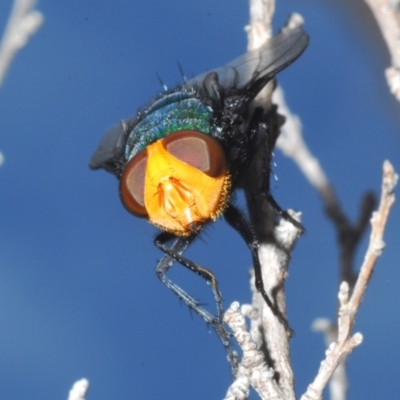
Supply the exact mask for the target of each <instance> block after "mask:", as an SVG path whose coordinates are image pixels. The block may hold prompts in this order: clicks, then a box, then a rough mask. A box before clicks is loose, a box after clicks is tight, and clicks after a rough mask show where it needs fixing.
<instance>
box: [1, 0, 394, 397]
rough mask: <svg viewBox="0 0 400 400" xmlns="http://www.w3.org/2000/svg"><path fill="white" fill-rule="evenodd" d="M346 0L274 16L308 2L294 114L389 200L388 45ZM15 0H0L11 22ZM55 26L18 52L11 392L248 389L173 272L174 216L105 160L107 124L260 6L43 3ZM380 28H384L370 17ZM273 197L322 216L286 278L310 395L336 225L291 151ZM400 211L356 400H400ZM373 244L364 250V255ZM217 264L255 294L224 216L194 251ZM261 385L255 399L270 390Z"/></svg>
mask: <svg viewBox="0 0 400 400" xmlns="http://www.w3.org/2000/svg"><path fill="white" fill-rule="evenodd" d="M333 4H334V2H329V1H326V2H320V1H311V0H310V1H304V2H298V1H289V0H287V1H278V5H277V11H276V16H275V21H274V23H275V27H276V29H278V28H279V27H280V26H281V25H282V24H283V23H284V21H285V20H286V17H287V15H288V14H289V13H290V12H292V11H297V12H299V13H301V14H302V15H303V17H304V19H305V22H306V23H305V29H306V30H307V32H308V33H309V34H310V37H311V42H310V46H309V48H308V49H307V51H306V53H305V54H304V55H303V56H302V57H301V59H299V60H298V61H297V62H296V63H295V64H293V65H292V66H291V67H290V68H289V69H287V70H286V71H284V72H283V73H282V74H281V75H280V79H279V82H280V83H281V85H282V86H283V87H284V89H285V92H286V97H287V101H288V103H289V105H290V107H291V109H292V110H293V111H294V112H295V113H297V114H298V115H300V117H301V120H302V123H303V126H304V136H305V138H306V140H307V142H308V144H309V146H310V148H311V150H312V151H313V152H314V153H315V154H316V155H317V156H318V157H319V160H320V162H321V164H322V165H323V167H324V169H325V171H326V173H327V175H328V176H329V178H330V180H331V182H332V184H333V185H334V187H335V189H336V191H337V194H338V197H339V199H340V201H341V203H342V204H343V205H344V208H345V210H346V212H347V213H348V215H349V216H350V217H351V218H352V219H353V220H354V219H355V218H356V216H357V215H358V206H359V201H360V199H361V196H362V195H363V193H364V192H365V191H366V190H368V189H372V190H374V191H375V192H377V193H379V190H380V183H381V165H382V162H383V160H384V159H390V160H391V161H392V162H393V164H394V165H395V167H397V168H398V170H400V157H399V155H400V152H399V150H400V105H399V104H398V103H397V102H396V101H395V100H394V98H393V97H392V96H391V95H390V94H389V91H388V89H387V86H386V82H385V79H384V69H385V68H386V67H387V66H388V65H389V57H388V55H387V53H386V52H385V49H384V48H383V47H382V48H380V47H379V46H382V43H381V42H380V41H379V38H378V39H376V38H375V37H374V34H375V31H370V30H369V29H370V28H369V27H368V26H365V25H363V24H362V23H361V22H360V19H357V18H356V15H354V14H351V13H349V12H348V11H347V10H345V9H342V8H341V7H340V6H339V5H333ZM10 8H11V1H2V2H0V26H5V23H6V20H7V18H8V15H9V12H10ZM37 8H38V9H39V10H40V11H42V12H43V14H44V16H45V23H44V25H43V26H42V28H41V29H40V30H39V32H38V33H37V34H36V35H35V36H34V37H33V38H32V40H31V41H30V43H29V45H28V46H27V47H26V48H24V49H23V50H22V51H21V52H20V53H19V54H18V56H17V58H16V59H15V60H14V63H13V64H12V66H11V69H10V71H9V73H8V76H7V77H6V80H5V82H4V84H3V87H2V88H1V91H0V150H1V151H2V152H3V153H4V156H5V163H4V165H3V166H2V167H1V168H0V187H1V191H0V210H1V212H0V254H1V257H0V371H1V374H0V398H2V399H21V400H22V399H30V400H32V399H41V400H46V399H49V400H55V399H66V398H67V394H68V390H69V389H70V387H71V385H72V383H73V382H74V381H75V380H77V379H79V378H81V377H86V378H88V379H89V380H90V383H91V387H90V391H89V395H88V400H90V399H93V400H106V399H132V398H135V399H156V398H163V399H181V398H182V399H184V398H187V399H191V400H197V399H219V398H222V397H223V396H224V394H225V391H226V389H227V387H228V385H229V382H230V373H229V367H228V365H227V363H226V361H225V354H224V351H223V349H222V347H221V345H220V344H219V341H218V340H217V338H216V336H215V334H214V333H209V332H208V330H207V327H206V326H205V324H204V323H203V321H201V320H200V318H198V317H197V316H193V317H191V316H190V313H189V311H188V310H187V309H186V308H185V307H184V306H181V305H180V304H179V301H178V300H177V299H176V298H175V297H174V296H173V295H172V293H170V292H169V291H168V290H167V289H166V288H165V287H163V285H162V284H161V283H160V282H159V281H158V279H157V277H156V274H155V271H154V270H155V265H156V261H157V260H158V259H159V258H160V256H161V253H160V252H159V251H158V250H157V249H156V248H155V247H154V246H153V244H152V240H153V237H154V235H155V233H156V229H155V228H153V227H152V226H150V225H149V224H147V223H146V222H145V221H143V220H139V219H135V218H134V217H132V216H131V215H130V214H128V213H127V212H126V211H125V209H124V208H123V206H122V205H121V204H120V200H119V197H118V190H117V181H116V179H115V178H114V177H113V176H111V175H109V174H107V173H105V172H103V171H101V172H93V171H90V170H89V169H88V166H87V165H88V161H89V158H90V156H91V154H92V152H93V151H94V149H95V148H96V146H97V144H98V142H99V140H100V138H101V136H102V134H103V133H104V131H105V130H106V129H107V128H108V127H109V126H111V125H112V124H114V123H116V122H117V121H119V120H120V119H121V118H129V117H130V116H132V115H133V114H135V112H136V111H137V110H138V108H140V107H141V106H144V105H145V104H146V103H147V102H148V101H149V100H150V99H151V98H152V97H153V96H154V95H156V94H157V93H158V92H159V91H160V90H161V87H160V83H159V82H158V80H157V78H156V72H157V73H158V74H159V75H160V76H161V77H162V79H163V81H164V82H165V83H166V84H167V85H168V86H170V87H172V86H174V85H176V84H179V83H181V77H180V73H179V70H178V67H177V63H176V61H177V60H179V62H180V63H181V64H182V66H183V69H184V71H185V72H186V74H187V75H188V76H191V75H192V74H199V73H202V72H204V71H206V70H207V69H209V68H213V67H217V66H221V65H223V64H225V63H226V62H228V61H230V60H231V59H233V58H235V57H236V56H238V55H240V54H242V53H243V52H244V51H245V49H246V35H245V33H244V30H243V27H244V26H245V25H246V23H247V21H248V5H247V2H245V1H244V0H217V1H215V0H189V1H187V0H185V1H184V0H173V1H171V2H164V1H161V0H146V1H127V0H102V1H101V2H99V1H95V0H79V1H78V0H69V1H68V2H61V1H50V0H42V1H40V2H39V4H38V6H37ZM371 30H372V28H371ZM276 162H277V167H276V169H275V174H276V175H277V176H278V178H279V180H278V181H277V182H274V183H273V193H274V196H275V198H276V199H277V200H278V202H279V203H280V204H281V205H282V207H285V208H286V207H291V208H294V209H296V210H301V211H302V212H303V223H304V225H305V227H306V229H307V232H306V234H305V235H304V236H303V237H302V238H301V239H300V240H299V241H298V244H297V247H296V249H295V251H294V255H293V260H292V262H291V265H290V278H289V280H288V283H287V297H288V314H289V320H290V324H291V326H292V327H293V328H294V330H295V332H296V335H295V337H294V338H293V340H292V342H291V345H292V359H293V367H294V371H295V374H296V388H297V393H298V395H300V394H301V393H303V392H304V390H305V388H306V386H307V385H308V384H309V383H310V381H311V380H312V379H313V377H314V376H315V374H316V372H317V369H318V367H319V363H320V361H321V360H322V358H323V356H324V350H325V349H324V343H323V339H322V337H321V336H320V335H318V334H316V333H313V332H311V330H310V325H311V323H312V321H313V320H314V319H315V318H316V317H329V318H334V316H335V312H336V294H337V288H338V269H337V265H338V250H337V246H336V238H335V232H334V230H333V228H332V226H331V224H330V222H329V221H327V219H326V218H325V216H324V213H323V208H322V205H321V202H320V200H319V198H318V196H317V194H316V193H315V191H314V189H313V188H312V187H310V185H309V184H308V182H307V181H306V180H305V178H304V177H303V176H302V175H301V174H300V173H299V171H298V170H297V168H296V167H295V166H294V165H293V163H292V161H291V160H288V159H286V158H285V157H284V156H282V155H281V154H280V153H279V152H277V155H276ZM399 223H400V206H399V203H397V204H395V207H394V209H393V212H392V214H391V218H390V222H389V224H388V227H387V231H386V235H385V241H386V243H387V248H386V249H385V252H384V254H383V255H382V257H381V258H380V259H379V261H378V265H377V268H376V271H375V274H374V276H373V278H372V282H371V284H370V287H369V288H368V291H367V294H366V297H365V299H364V302H363V304H362V308H361V311H360V313H359V316H358V318H357V321H356V326H355V330H356V331H360V332H362V333H363V335H364V343H363V344H362V345H361V346H360V347H359V348H357V349H356V350H355V352H354V353H353V354H352V355H351V356H350V357H349V359H348V377H349V381H350V389H349V399H359V398H362V399H377V398H388V399H390V398H395V397H396V396H398V392H399V386H398V360H399V359H400V348H399V345H398V338H399V336H400V319H399V305H400V291H399V282H400V268H399V260H400V246H399V239H398V238H399ZM365 248H366V239H365V240H364V241H363V243H362V244H361V247H360V249H359V252H358V256H357V265H360V263H361V262H362V259H363V254H364V251H365ZM187 254H188V255H189V256H190V258H191V259H193V260H195V261H197V262H199V263H200V264H201V265H204V266H206V267H208V268H211V269H212V270H213V271H214V272H215V274H216V276H217V278H218V280H219V282H220V287H221V290H222V293H223V296H224V302H225V306H228V305H229V304H230V303H231V302H232V301H233V300H238V301H239V302H241V303H244V302H248V301H249V299H250V294H249V289H248V287H249V284H248V270H249V266H250V264H251V258H250V254H249V252H248V250H247V249H246V246H245V244H244V243H243V242H242V240H241V239H240V237H239V236H238V235H237V233H235V232H234V231H233V230H232V229H230V228H229V227H228V226H227V225H226V224H225V222H223V221H218V222H217V223H216V224H214V225H213V226H212V227H210V228H208V229H207V231H206V232H205V233H204V234H203V235H202V240H199V241H197V242H196V243H195V244H194V245H193V247H192V248H191V249H190V250H189V251H188V253H187ZM192 275H193V274H190V273H188V272H187V271H183V268H181V267H179V266H176V267H174V268H173V270H172V271H171V274H170V277H171V278H172V279H174V280H176V281H177V282H179V284H180V285H181V286H182V287H184V288H186V289H187V290H188V291H189V292H190V293H192V294H194V295H195V297H197V298H199V299H201V300H202V301H204V302H207V303H209V304H210V309H211V310H212V309H213V308H212V305H213V303H212V298H211V296H210V293H209V288H208V287H207V286H206V285H205V284H204V282H203V281H202V280H201V279H200V278H198V277H196V276H192ZM252 398H256V396H255V395H254V394H253V397H252Z"/></svg>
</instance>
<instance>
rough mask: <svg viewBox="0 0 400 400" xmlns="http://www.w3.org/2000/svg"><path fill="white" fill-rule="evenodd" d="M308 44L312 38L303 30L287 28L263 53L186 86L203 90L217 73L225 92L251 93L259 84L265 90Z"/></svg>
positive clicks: (252, 53) (251, 54)
mask: <svg viewBox="0 0 400 400" xmlns="http://www.w3.org/2000/svg"><path fill="white" fill-rule="evenodd" d="M307 44H308V35H307V34H306V33H305V32H304V31H303V30H302V28H301V27H297V28H294V29H290V28H284V29H283V30H282V31H281V32H280V33H279V34H278V35H277V36H275V37H273V38H271V39H270V40H269V41H268V43H266V44H265V45H264V46H262V47H260V48H259V49H257V50H254V51H249V52H248V53H246V54H243V55H242V56H241V57H238V58H236V59H235V60H233V61H231V62H230V63H228V64H227V65H225V66H224V67H221V68H217V69H215V70H211V71H209V72H206V73H203V74H201V75H199V76H197V77H195V78H193V79H191V80H190V81H188V82H187V83H186V85H185V86H187V87H193V86H196V85H197V86H202V84H203V82H204V80H205V78H206V77H207V76H208V75H209V74H210V73H215V74H217V76H218V83H219V85H220V86H221V87H222V88H223V89H228V88H232V87H235V88H237V89H239V90H240V89H245V88H246V89H247V88H251V87H252V85H253V84H254V83H256V82H257V85H256V86H257V88H258V86H260V85H261V87H260V89H259V90H261V88H262V87H263V86H264V85H265V84H266V83H267V82H268V81H269V80H271V79H272V78H273V77H274V76H275V75H276V74H277V73H278V72H279V71H281V70H282V69H284V68H286V67H287V66H288V65H289V64H291V63H292V62H293V61H294V60H296V58H298V57H299V56H300V55H301V53H302V52H303V51H304V50H305V48H306V47H307ZM260 80H261V81H262V82H260ZM257 93H258V92H257Z"/></svg>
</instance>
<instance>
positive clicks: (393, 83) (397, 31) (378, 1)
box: [365, 0, 400, 101]
mask: <svg viewBox="0 0 400 400" xmlns="http://www.w3.org/2000/svg"><path fill="white" fill-rule="evenodd" d="M365 2H366V3H367V4H368V6H369V7H370V9H371V11H372V14H373V15H374V17H375V19H376V21H377V23H378V25H379V28H380V30H381V32H382V35H383V38H384V40H385V42H386V45H387V47H388V50H389V53H390V56H391V58H392V65H391V66H390V67H389V68H387V69H386V71H385V73H386V80H387V82H388V85H389V88H390V91H391V92H392V93H393V95H394V96H395V97H396V98H397V100H398V101H400V7H399V2H398V1H397V0H365Z"/></svg>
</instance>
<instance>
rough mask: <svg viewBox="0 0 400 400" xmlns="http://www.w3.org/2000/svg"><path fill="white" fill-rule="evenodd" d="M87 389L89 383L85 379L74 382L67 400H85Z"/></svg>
mask: <svg viewBox="0 0 400 400" xmlns="http://www.w3.org/2000/svg"><path fill="white" fill-rule="evenodd" d="M88 389H89V381H88V380H87V379H86V378H82V379H80V380H79V381H76V382H75V383H74V385H73V386H72V389H71V390H70V392H69V395H68V400H85V396H86V393H87V391H88Z"/></svg>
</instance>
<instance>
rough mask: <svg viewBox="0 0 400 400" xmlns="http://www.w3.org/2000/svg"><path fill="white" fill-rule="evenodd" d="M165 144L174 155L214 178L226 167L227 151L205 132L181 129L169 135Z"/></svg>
mask: <svg viewBox="0 0 400 400" xmlns="http://www.w3.org/2000/svg"><path fill="white" fill-rule="evenodd" d="M164 146H165V148H166V150H167V151H168V153H170V154H172V155H173V156H174V157H176V158H178V159H179V160H181V161H183V162H185V163H186V164H189V165H191V166H192V167H194V168H197V169H198V170H200V171H202V172H204V173H205V174H207V175H208V176H211V177H213V178H215V177H218V176H220V175H221V173H222V172H223V171H224V169H225V163H226V162H225V153H224V150H223V149H222V147H221V145H220V144H219V142H218V141H217V140H216V139H214V138H212V137H211V136H208V135H206V134H204V133H200V132H196V131H180V132H176V133H173V134H171V135H169V136H167V137H166V138H165V139H164Z"/></svg>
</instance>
